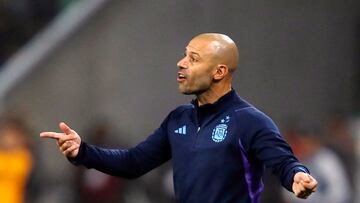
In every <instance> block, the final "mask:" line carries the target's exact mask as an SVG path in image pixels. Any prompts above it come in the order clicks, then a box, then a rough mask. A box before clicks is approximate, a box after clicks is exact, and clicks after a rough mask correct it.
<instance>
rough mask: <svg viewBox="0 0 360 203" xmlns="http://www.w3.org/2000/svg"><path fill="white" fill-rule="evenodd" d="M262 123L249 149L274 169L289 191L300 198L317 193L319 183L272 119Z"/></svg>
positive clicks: (250, 139) (253, 136) (254, 134)
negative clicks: (300, 160)
mask: <svg viewBox="0 0 360 203" xmlns="http://www.w3.org/2000/svg"><path fill="white" fill-rule="evenodd" d="M258 122H259V120H258ZM260 123H263V124H261V127H259V128H258V130H256V131H255V132H254V133H253V134H252V136H251V138H248V139H249V140H247V141H248V142H247V143H248V147H249V148H248V149H249V150H250V151H252V152H253V153H254V155H255V157H256V159H258V160H260V161H261V162H262V163H264V165H265V166H266V167H267V168H271V169H272V171H273V173H274V174H276V175H277V176H278V177H279V178H280V180H281V183H282V185H283V186H284V187H285V188H286V189H287V190H289V191H292V192H294V194H295V195H296V196H297V197H299V198H303V199H305V198H307V197H308V196H309V195H310V194H311V193H313V192H315V191H316V187H317V181H316V180H315V178H313V177H312V176H311V175H310V172H309V170H308V169H307V168H306V167H305V166H304V165H302V164H301V163H300V162H299V161H298V159H297V158H296V157H295V156H294V154H293V152H292V150H291V148H290V146H289V145H288V143H287V142H286V141H285V140H284V138H283V137H282V136H281V135H280V132H279V130H278V129H277V127H276V125H275V124H274V123H273V122H272V121H271V119H265V120H262V122H260Z"/></svg>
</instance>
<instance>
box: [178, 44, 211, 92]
mask: <svg viewBox="0 0 360 203" xmlns="http://www.w3.org/2000/svg"><path fill="white" fill-rule="evenodd" d="M214 52H215V49H214V46H213V44H212V42H211V41H209V40H207V39H202V38H195V39H193V40H191V41H190V43H189V44H188V46H187V47H186V49H185V54H184V58H182V59H181V60H180V61H179V62H178V63H177V66H178V67H179V72H178V77H177V81H178V83H179V90H180V92H181V93H183V94H196V95H198V94H201V93H203V92H205V91H207V90H208V89H209V88H210V87H211V85H212V83H213V74H214V70H215V68H216V63H215V60H214Z"/></svg>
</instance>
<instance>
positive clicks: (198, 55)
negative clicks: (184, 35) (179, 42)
mask: <svg viewBox="0 0 360 203" xmlns="http://www.w3.org/2000/svg"><path fill="white" fill-rule="evenodd" d="M189 53H190V54H192V55H197V57H199V58H201V57H200V54H199V53H196V52H193V51H189Z"/></svg>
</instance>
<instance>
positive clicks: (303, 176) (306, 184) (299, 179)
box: [292, 172, 317, 199]
mask: <svg viewBox="0 0 360 203" xmlns="http://www.w3.org/2000/svg"><path fill="white" fill-rule="evenodd" d="M316 187H317V181H316V180H315V178H313V177H312V176H311V175H309V174H307V173H303V172H297V173H296V174H295V176H294V182H293V185H292V189H293V192H294V193H295V196H296V197H299V198H302V199H306V198H308V197H309V196H310V195H311V193H313V192H315V191H316Z"/></svg>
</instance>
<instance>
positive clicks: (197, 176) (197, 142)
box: [70, 90, 309, 203]
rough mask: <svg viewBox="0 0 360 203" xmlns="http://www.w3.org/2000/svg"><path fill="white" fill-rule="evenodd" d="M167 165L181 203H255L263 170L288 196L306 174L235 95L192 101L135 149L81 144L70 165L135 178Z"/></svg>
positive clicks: (271, 127) (266, 123) (267, 122)
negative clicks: (296, 180)
mask: <svg viewBox="0 0 360 203" xmlns="http://www.w3.org/2000/svg"><path fill="white" fill-rule="evenodd" d="M170 159H172V164H173V170H174V187H175V194H176V198H177V200H178V201H179V202H181V203H200V202H206V203H221V202H231V203H232V202H238V203H245V202H246V203H250V202H251V203H257V202H259V196H260V193H261V192H262V190H263V183H262V174H263V171H264V168H265V167H267V168H270V169H271V170H272V171H273V173H275V174H276V175H277V176H278V177H279V179H280V181H281V183H282V185H283V186H284V187H285V188H287V189H288V190H289V191H292V189H291V187H292V182H293V176H294V174H295V173H296V172H299V171H302V172H307V173H308V172H309V171H308V169H307V168H306V167H305V166H303V165H302V164H300V163H299V162H298V160H297V159H296V158H295V157H294V155H293V153H292V151H291V149H290V147H289V145H288V144H287V143H286V142H285V140H284V139H283V138H282V136H281V135H280V132H279V130H278V128H277V127H276V125H275V124H274V123H273V121H272V120H271V119H270V118H269V117H268V116H266V115H265V114H264V113H262V112H261V111H259V110H258V109H256V108H255V107H254V106H252V105H250V104H249V103H247V102H246V101H244V100H242V99H241V98H240V97H239V96H238V95H237V94H236V92H235V91H234V90H231V91H230V92H229V93H227V94H226V95H224V96H223V97H221V98H220V99H219V100H218V101H217V102H215V103H214V104H206V105H203V106H200V107H199V106H198V105H197V101H196V100H194V101H192V103H191V104H189V105H183V106H180V107H178V108H176V109H175V110H174V111H172V112H171V113H170V114H169V115H168V116H167V118H166V119H165V120H164V121H163V123H162V124H161V126H160V127H159V128H158V129H157V130H156V131H155V132H154V133H153V134H151V135H150V136H149V137H148V138H147V139H146V140H145V141H143V142H141V143H140V144H138V145H137V146H135V147H133V148H130V149H103V148H99V147H96V146H92V145H89V144H86V143H85V142H82V143H81V145H80V151H79V154H78V156H77V157H76V158H75V159H72V160H70V161H71V162H72V163H74V164H76V165H79V164H83V165H85V166H86V167H87V168H95V169H97V170H100V171H102V172H105V173H108V174H111V175H115V176H121V177H125V178H136V177H139V176H141V175H143V174H145V173H147V172H148V171H150V170H152V169H153V168H155V167H157V166H159V165H161V164H163V163H164V162H166V161H168V160H170Z"/></svg>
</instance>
